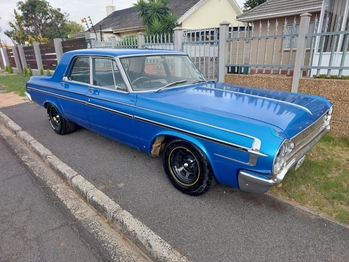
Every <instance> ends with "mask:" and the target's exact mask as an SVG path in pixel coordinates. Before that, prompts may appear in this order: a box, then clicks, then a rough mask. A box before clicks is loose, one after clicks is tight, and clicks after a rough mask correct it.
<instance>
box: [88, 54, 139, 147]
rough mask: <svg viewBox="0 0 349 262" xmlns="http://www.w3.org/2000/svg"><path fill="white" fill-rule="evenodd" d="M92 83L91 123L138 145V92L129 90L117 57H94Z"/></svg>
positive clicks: (97, 130)
mask: <svg viewBox="0 0 349 262" xmlns="http://www.w3.org/2000/svg"><path fill="white" fill-rule="evenodd" d="M91 68H92V71H91V72H92V83H93V84H92V85H91V86H90V88H89V90H88V92H87V94H86V97H87V108H88V109H87V110H88V116H89V120H90V125H91V128H92V129H93V130H95V131H96V132H99V133H102V134H103V135H105V136H108V137H110V138H113V139H115V140H119V141H120V142H123V143H126V144H128V145H131V146H135V144H136V143H135V133H134V132H135V131H134V120H133V115H134V108H135V103H136V95H135V94H134V93H132V92H131V93H130V92H128V90H127V86H126V85H125V83H124V80H123V78H122V76H121V74H120V71H119V67H118V65H117V63H116V61H115V59H114V58H109V57H93V58H91Z"/></svg>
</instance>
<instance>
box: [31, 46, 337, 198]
mask: <svg viewBox="0 0 349 262" xmlns="http://www.w3.org/2000/svg"><path fill="white" fill-rule="evenodd" d="M26 94H27V96H28V98H29V99H30V100H32V101H34V102H36V103H38V104H39V105H41V106H43V107H45V108H46V110H47V113H48V119H49V123H50V125H51V127H52V129H53V130H54V131H55V132H56V133H58V134H60V135H64V134H67V133H70V132H73V131H74V130H75V128H76V125H79V126H82V127H84V128H87V129H90V130H93V131H95V132H98V133H100V134H102V135H104V136H107V137H109V138H111V139H115V140H117V141H120V142H122V143H125V144H128V145H130V146H132V147H135V148H137V149H139V150H141V151H144V152H146V153H148V154H151V155H153V156H160V155H161V156H162V157H163V167H164V170H165V172H166V174H167V176H168V178H169V180H170V181H171V183H172V184H173V185H174V186H175V187H176V188H177V189H179V190H180V191H182V192H184V193H186V194H189V195H200V194H203V193H205V192H207V191H208V190H209V189H210V187H212V186H213V185H214V182H215V181H218V182H219V183H223V184H226V185H230V186H233V187H237V188H240V189H241V190H242V191H247V192H253V193H264V192H266V191H268V189H269V188H270V187H271V186H273V185H276V184H277V183H280V182H281V181H282V180H283V178H284V177H285V175H286V173H287V171H288V170H289V169H290V168H291V167H295V168H297V167H298V166H299V165H300V164H301V163H302V161H303V159H304V156H305V154H306V153H307V152H308V151H309V150H310V149H311V148H312V147H313V146H314V145H315V144H316V143H317V142H318V141H319V139H320V138H321V137H322V136H323V135H324V134H325V133H326V132H328V131H329V130H330V119H331V114H332V105H331V103H330V102H328V101H327V100H326V99H325V98H322V97H315V96H310V95H305V94H296V93H288V92H281V91H275V90H267V89H257V88H249V87H242V86H235V85H228V84H225V83H218V82H212V81H206V80H205V78H204V76H203V75H202V74H201V73H200V72H199V70H198V69H197V68H196V67H195V65H194V64H193V63H192V62H191V60H190V59H189V57H188V56H187V55H186V54H185V53H182V52H176V51H166V50H140V49H127V50H125V49H109V50H108V49H85V50H78V51H72V52H67V53H65V54H64V55H63V57H62V59H61V61H60V63H59V65H58V66H57V68H56V71H55V73H54V74H53V75H52V76H51V77H48V76H34V77H31V78H30V80H29V81H28V83H27V85H26Z"/></svg>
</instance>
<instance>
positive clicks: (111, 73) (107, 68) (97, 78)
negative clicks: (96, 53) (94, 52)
mask: <svg viewBox="0 0 349 262" xmlns="http://www.w3.org/2000/svg"><path fill="white" fill-rule="evenodd" d="M92 63H93V85H96V86H101V87H105V88H108V89H113V90H115V89H117V90H126V87H125V84H124V81H123V79H122V77H121V74H120V71H119V68H118V66H117V64H116V61H115V60H113V59H109V58H93V59H92Z"/></svg>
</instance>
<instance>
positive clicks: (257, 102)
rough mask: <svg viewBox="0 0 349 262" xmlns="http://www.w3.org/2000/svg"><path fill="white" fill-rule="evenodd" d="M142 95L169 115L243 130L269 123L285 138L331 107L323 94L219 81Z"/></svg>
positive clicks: (150, 106)
mask: <svg viewBox="0 0 349 262" xmlns="http://www.w3.org/2000/svg"><path fill="white" fill-rule="evenodd" d="M142 97H143V98H145V99H144V100H143V101H142V99H140V101H139V102H140V103H147V105H146V107H148V108H153V109H154V110H161V112H163V113H167V114H169V115H173V116H177V117H181V118H188V119H190V120H193V121H198V122H203V123H206V124H210V125H214V126H219V127H222V128H227V129H232V128H234V130H235V131H239V130H240V131H241V132H244V131H246V129H247V128H249V129H254V128H258V127H256V125H257V126H263V127H266V126H267V127H269V128H272V129H274V130H275V131H277V133H279V134H280V135H282V136H283V137H285V138H292V137H293V136H295V135H296V134H298V133H299V132H301V131H302V130H304V129H305V128H307V127H308V126H310V125H311V124H312V123H314V122H315V121H316V120H317V119H318V118H319V117H320V116H322V115H323V114H324V113H325V112H326V111H327V110H328V109H329V107H330V106H331V104H330V103H329V102H328V101H327V100H326V99H325V98H322V97H315V96H310V95H305V94H299V93H289V92H282V91H277V90H269V89H261V88H250V87H243V86H236V85H228V84H224V83H216V82H208V83H203V84H198V85H192V86H186V87H183V88H173V89H165V90H162V91H160V92H157V93H152V94H149V93H147V94H144V95H143V96H142ZM148 102H149V104H148ZM234 122H235V123H236V124H235V125H234V126H233V123H234ZM246 123H247V124H246ZM242 124H243V125H244V126H242Z"/></svg>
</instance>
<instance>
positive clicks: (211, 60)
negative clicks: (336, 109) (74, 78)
mask: <svg viewBox="0 0 349 262" xmlns="http://www.w3.org/2000/svg"><path fill="white" fill-rule="evenodd" d="M319 20H320V19H318V18H317V17H315V18H314V19H313V20H311V19H310V15H309V14H303V15H301V16H300V18H294V19H293V20H292V21H288V20H287V19H281V20H278V19H273V20H271V21H267V22H265V21H264V22H258V23H252V24H250V25H249V26H238V27H230V26H229V24H227V23H224V22H223V23H221V25H220V27H219V28H207V29H198V30H183V29H181V28H176V29H175V30H174V33H173V34H168V35H157V36H146V35H145V34H142V33H139V34H137V35H135V36H128V37H126V38H124V39H123V40H122V41H117V40H116V39H115V38H113V39H112V41H111V42H104V41H102V42H100V41H94V40H92V39H91V38H89V37H88V36H87V35H86V39H82V40H79V41H78V40H74V41H75V42H72V41H69V42H65V41H62V40H59V39H55V43H54V45H53V46H52V44H51V45H48V46H47V48H43V47H45V46H44V45H41V44H39V43H34V54H35V59H36V62H37V63H38V59H39V60H42V61H41V64H40V63H38V66H37V68H38V69H39V68H42V67H48V68H49V69H51V68H52V69H54V67H55V65H56V64H57V62H58V61H59V59H60V57H61V55H62V54H63V53H64V52H66V51H68V50H74V49H79V48H86V46H87V47H88V45H87V43H91V46H92V47H95V48H149V49H152V48H153V49H169V50H178V51H184V52H186V53H187V54H188V55H189V56H190V58H191V59H192V60H193V62H194V63H195V64H196V65H197V67H198V68H199V69H200V70H201V71H202V72H203V73H204V75H205V76H206V77H207V79H209V80H219V81H224V76H225V74H226V73H228V74H284V75H289V76H293V87H295V88H296V86H297V85H298V83H299V79H300V78H301V77H304V76H313V75H316V76H320V75H322V74H324V75H326V76H332V75H335V76H337V77H341V76H346V75H349V59H347V57H348V56H347V54H348V49H349V28H348V27H349V23H348V24H347V25H346V27H345V28H343V26H341V24H343V23H342V18H341V17H336V18H333V17H329V16H327V17H326V16H325V18H324V21H323V22H321V23H320V21H319ZM320 27H321V28H320ZM320 29H321V30H320ZM319 32H321V33H319ZM35 46H37V47H38V48H35ZM17 49H18V50H19V52H18V51H17ZM29 49H30V48H28V50H29ZM44 49H45V50H44ZM46 49H47V50H46ZM48 49H50V50H48ZM22 50H23V46H17V47H14V48H13V50H11V49H4V48H2V54H3V56H4V57H5V58H4V63H5V65H7V64H9V65H11V66H12V67H14V68H15V67H18V68H19V69H20V68H22V66H23V67H27V66H28V65H32V63H34V61H32V60H33V59H34V57H33V56H32V55H30V56H29V55H28V54H27V53H26V52H27V50H24V51H25V52H24V51H22ZM28 52H31V51H28ZM54 54H55V55H56V57H57V60H56V58H55V57H54ZM46 58H47V59H46ZM27 59H30V61H28V62H26V60H27ZM55 60H56V61H55ZM39 62H40V61H39ZM17 65H18V66H17ZM33 67H34V66H33ZM45 69H46V68H45ZM19 71H20V70H19ZM293 87H292V88H293ZM293 91H297V89H293Z"/></svg>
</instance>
